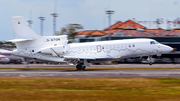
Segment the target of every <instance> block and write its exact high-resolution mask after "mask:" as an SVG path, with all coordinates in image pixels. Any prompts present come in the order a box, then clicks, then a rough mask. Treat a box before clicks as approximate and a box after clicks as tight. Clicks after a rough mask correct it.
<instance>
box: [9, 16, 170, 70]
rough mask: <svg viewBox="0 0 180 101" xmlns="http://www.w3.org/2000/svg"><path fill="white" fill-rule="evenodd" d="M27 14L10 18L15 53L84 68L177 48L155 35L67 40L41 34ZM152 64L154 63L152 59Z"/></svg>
mask: <svg viewBox="0 0 180 101" xmlns="http://www.w3.org/2000/svg"><path fill="white" fill-rule="evenodd" d="M22 19H23V17H21V16H16V17H12V18H10V20H11V22H12V25H13V27H14V30H15V33H16V37H17V38H16V39H13V40H10V41H11V42H13V43H15V44H16V46H17V49H16V50H14V51H13V54H14V55H17V56H21V57H27V58H34V59H40V60H46V61H53V62H66V63H68V64H74V65H76V68H77V70H84V69H85V68H86V66H90V65H89V63H91V62H102V61H109V60H115V59H121V58H128V57H142V56H149V58H151V56H152V55H160V54H164V53H168V52H171V51H172V50H173V48H171V47H169V46H166V45H163V44H160V43H158V42H157V41H155V40H152V39H126V40H115V41H100V42H87V43H74V44H67V43H68V39H67V36H66V35H62V36H39V35H37V34H36V33H35V32H34V31H33V30H32V29H31V28H30V27H29V26H27V25H26V24H25V23H24V22H23V21H22ZM150 64H152V63H150Z"/></svg>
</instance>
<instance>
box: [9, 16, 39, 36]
mask: <svg viewBox="0 0 180 101" xmlns="http://www.w3.org/2000/svg"><path fill="white" fill-rule="evenodd" d="M23 18H24V17H22V16H15V17H11V18H10V20H11V23H12V25H13V28H14V31H15V33H16V38H38V37H40V36H39V35H38V34H36V33H35V32H34V31H33V30H32V29H31V28H30V27H29V26H28V25H26V24H25V23H24V22H23V21H22V19H23Z"/></svg>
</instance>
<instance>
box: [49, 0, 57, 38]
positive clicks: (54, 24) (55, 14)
mask: <svg viewBox="0 0 180 101" xmlns="http://www.w3.org/2000/svg"><path fill="white" fill-rule="evenodd" d="M56 4H57V0H54V13H52V14H51V15H52V16H53V33H54V35H56V17H58V14H57V13H56Z"/></svg>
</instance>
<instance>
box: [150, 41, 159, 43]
mask: <svg viewBox="0 0 180 101" xmlns="http://www.w3.org/2000/svg"><path fill="white" fill-rule="evenodd" d="M150 44H158V42H157V41H150Z"/></svg>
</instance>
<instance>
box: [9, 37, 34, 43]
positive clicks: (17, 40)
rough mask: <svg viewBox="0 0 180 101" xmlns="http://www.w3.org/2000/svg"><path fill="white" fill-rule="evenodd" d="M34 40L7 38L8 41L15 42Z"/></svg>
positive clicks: (30, 39)
mask: <svg viewBox="0 0 180 101" xmlns="http://www.w3.org/2000/svg"><path fill="white" fill-rule="evenodd" d="M32 40H35V39H34V38H26V39H13V40H9V41H10V42H13V43H17V42H23V41H32Z"/></svg>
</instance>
